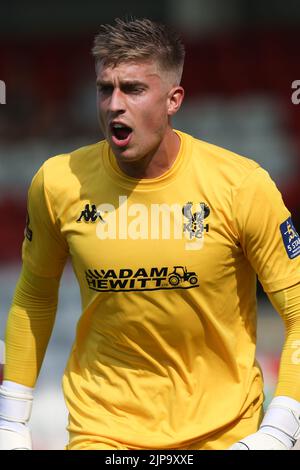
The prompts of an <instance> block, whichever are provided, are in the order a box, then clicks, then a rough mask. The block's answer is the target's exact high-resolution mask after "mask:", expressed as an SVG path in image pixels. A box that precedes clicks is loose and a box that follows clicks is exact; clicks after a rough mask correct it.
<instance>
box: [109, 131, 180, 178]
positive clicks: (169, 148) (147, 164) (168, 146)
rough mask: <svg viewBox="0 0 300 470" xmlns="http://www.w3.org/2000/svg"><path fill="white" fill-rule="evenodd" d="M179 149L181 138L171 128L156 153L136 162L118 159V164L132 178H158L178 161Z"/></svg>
mask: <svg viewBox="0 0 300 470" xmlns="http://www.w3.org/2000/svg"><path fill="white" fill-rule="evenodd" d="M179 148H180V138H179V136H178V135H177V134H176V133H175V132H174V131H173V129H171V128H170V129H168V131H167V133H166V135H165V137H164V139H163V140H162V141H161V143H160V145H159V147H158V148H157V149H155V150H154V152H152V153H150V154H147V155H145V157H143V158H141V159H140V160H137V161H135V162H127V161H126V160H121V159H120V160H119V159H117V163H118V165H119V168H120V169H121V170H122V171H123V173H125V174H126V175H127V176H130V177H132V178H137V179H144V178H157V177H158V176H161V175H163V174H164V173H166V172H167V171H168V170H169V169H170V168H171V166H172V165H173V163H174V161H175V160H176V157H177V155H178V152H179Z"/></svg>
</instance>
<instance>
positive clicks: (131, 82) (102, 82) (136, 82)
mask: <svg viewBox="0 0 300 470" xmlns="http://www.w3.org/2000/svg"><path fill="white" fill-rule="evenodd" d="M96 85H102V86H113V83H112V82H110V81H106V80H96ZM120 85H121V86H124V85H125V86H126V85H131V86H135V85H143V86H145V87H147V86H148V85H147V84H146V83H144V82H142V81H140V80H123V81H121V82H120Z"/></svg>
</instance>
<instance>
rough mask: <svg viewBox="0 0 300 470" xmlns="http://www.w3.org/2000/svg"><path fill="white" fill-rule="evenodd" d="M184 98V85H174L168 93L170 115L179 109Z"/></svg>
mask: <svg viewBox="0 0 300 470" xmlns="http://www.w3.org/2000/svg"><path fill="white" fill-rule="evenodd" d="M183 98H184V89H183V88H182V86H174V87H173V88H172V89H171V90H170V91H169V93H168V102H167V107H168V116H173V114H175V113H177V111H178V110H179V108H180V106H181V103H182V101H183Z"/></svg>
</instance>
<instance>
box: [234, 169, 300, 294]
mask: <svg viewBox="0 0 300 470" xmlns="http://www.w3.org/2000/svg"><path fill="white" fill-rule="evenodd" d="M233 213H234V218H235V226H236V230H237V234H238V239H239V241H240V244H241V247H242V249H243V251H244V253H245V256H246V258H247V259H248V260H249V262H250V263H251V265H252V267H253V269H254V271H255V272H256V273H257V275H258V278H259V280H260V282H261V284H262V286H263V288H264V290H265V291H266V292H274V291H278V290H281V289H285V288H286V287H289V286H292V285H294V284H296V283H298V282H300V256H299V255H300V238H299V235H298V234H297V232H296V230H295V229H294V227H293V225H292V221H291V218H290V216H291V214H290V212H289V211H288V209H287V208H286V207H285V205H284V202H283V200H282V197H281V194H280V192H279V191H278V189H277V188H276V185H275V183H274V182H273V181H272V179H271V178H270V176H269V174H268V173H267V172H266V171H265V170H263V169H262V168H260V167H258V168H257V169H256V170H254V171H253V172H252V173H251V174H250V175H249V176H248V177H247V178H246V180H245V181H243V182H242V183H241V186H240V188H239V190H238V191H237V193H236V194H235V197H234V204H233ZM292 237H294V238H292Z"/></svg>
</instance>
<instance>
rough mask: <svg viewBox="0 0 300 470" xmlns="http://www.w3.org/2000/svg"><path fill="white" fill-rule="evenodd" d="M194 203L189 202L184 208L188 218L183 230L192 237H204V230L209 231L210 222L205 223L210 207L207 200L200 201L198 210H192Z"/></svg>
mask: <svg viewBox="0 0 300 470" xmlns="http://www.w3.org/2000/svg"><path fill="white" fill-rule="evenodd" d="M193 205H194V204H193V203H192V202H187V203H186V204H185V205H184V206H183V208H182V213H183V215H184V216H185V217H186V218H187V219H188V222H187V223H185V224H184V225H183V231H184V232H188V233H189V237H190V239H192V238H203V235H204V230H205V231H206V232H208V231H209V224H206V225H204V219H206V217H208V216H209V214H210V208H209V207H208V205H207V204H205V202H199V204H198V208H197V209H198V210H197V212H192V209H193Z"/></svg>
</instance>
